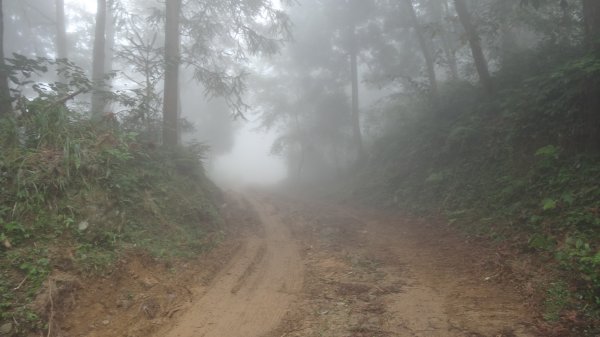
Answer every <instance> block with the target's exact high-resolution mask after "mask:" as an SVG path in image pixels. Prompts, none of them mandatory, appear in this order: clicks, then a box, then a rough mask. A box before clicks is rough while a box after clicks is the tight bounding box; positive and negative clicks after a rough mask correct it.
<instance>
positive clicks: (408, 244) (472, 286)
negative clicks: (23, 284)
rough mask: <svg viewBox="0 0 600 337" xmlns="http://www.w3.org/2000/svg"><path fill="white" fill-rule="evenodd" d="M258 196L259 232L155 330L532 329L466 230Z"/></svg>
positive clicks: (258, 336) (509, 287) (376, 332)
mask: <svg viewBox="0 0 600 337" xmlns="http://www.w3.org/2000/svg"><path fill="white" fill-rule="evenodd" d="M249 201H250V202H249V204H250V205H251V207H253V208H254V209H255V211H256V213H257V214H258V218H259V222H260V226H259V227H258V230H254V231H252V233H251V234H249V235H247V237H246V238H245V239H243V245H242V247H241V248H240V249H239V250H238V252H237V253H236V254H235V255H234V256H233V258H232V259H231V260H230V261H229V263H227V264H226V265H225V266H224V267H223V268H222V269H221V271H220V272H219V273H218V274H217V276H216V277H215V278H214V280H213V281H212V282H211V283H210V284H208V285H206V286H202V287H201V288H200V289H199V290H197V291H196V292H195V293H196V295H195V296H194V298H193V299H192V300H191V305H190V307H189V309H188V310H186V311H185V312H183V313H181V314H180V315H179V316H177V315H175V316H174V318H173V320H174V322H171V323H170V324H166V325H164V326H163V328H162V329H161V330H159V331H158V332H157V333H156V334H155V336H167V337H196V336H198V337H201V336H206V337H283V336H286V337H291V336H298V337H299V336H315V337H316V336H328V337H361V336H362V337H367V336H369V337H377V336H379V337H383V336H419V337H429V336H431V337H434V336H440V337H453V336H457V337H458V336H470V337H473V336H491V337H492V336H493V337H500V336H503V337H509V336H535V334H534V332H533V330H532V328H531V326H532V323H531V322H532V320H533V318H532V317H531V313H530V311H529V310H528V308H527V307H526V305H525V304H523V302H524V299H523V298H522V296H521V295H519V293H518V292H517V291H515V286H514V284H510V283H509V282H504V281H502V273H503V270H498V269H497V268H495V267H494V266H493V263H492V265H491V267H490V260H489V258H488V257H486V256H482V255H481V252H479V251H475V250H474V249H472V248H473V247H470V246H469V245H468V244H466V243H465V242H464V241H461V240H462V239H461V238H460V237H458V236H454V235H451V234H442V233H441V232H439V230H438V229H436V228H434V227H430V226H428V225H427V224H426V223H422V222H418V221H416V220H406V219H403V218H399V217H396V216H391V215H386V214H381V213H379V212H375V211H369V210H359V209H355V208H351V207H340V206H331V205H318V204H310V203H304V202H299V201H297V200H287V199H285V198H280V197H269V196H262V197H252V198H250V199H249ZM247 204H248V203H247Z"/></svg>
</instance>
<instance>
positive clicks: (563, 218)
mask: <svg viewBox="0 0 600 337" xmlns="http://www.w3.org/2000/svg"><path fill="white" fill-rule="evenodd" d="M538 70H539V69H538ZM503 71H508V72H510V71H511V69H507V70H503ZM498 76H499V77H502V76H503V74H502V73H500V74H499V75H498ZM521 78H522V80H521V81H520V82H514V81H513V82H506V83H505V86H501V87H499V88H498V92H499V93H498V94H497V95H496V96H495V97H493V98H492V99H489V98H486V97H481V96H478V94H477V91H475V90H474V89H471V90H469V89H467V87H460V86H457V87H456V88H455V89H454V91H453V90H452V89H450V90H448V91H442V93H441V94H442V95H443V97H442V98H441V101H443V102H456V105H453V103H449V104H444V106H443V107H439V108H436V107H431V106H429V105H425V104H420V103H418V102H414V101H413V102H411V103H407V102H406V101H403V102H400V103H398V107H397V111H399V113H400V111H404V110H405V109H406V107H410V106H416V108H414V109H415V111H416V112H418V113H419V114H420V115H417V116H416V117H414V118H413V119H410V120H407V119H404V120H403V121H402V123H397V124H394V125H392V126H390V127H389V128H388V129H387V133H386V134H385V135H384V136H383V137H382V138H381V140H380V141H378V142H377V143H375V145H374V150H373V158H372V159H371V165H367V167H365V168H364V172H362V173H361V174H362V176H363V177H364V178H365V179H366V180H367V182H366V183H361V184H360V185H359V187H357V189H359V190H360V191H364V193H361V195H363V196H364V197H365V198H366V199H367V200H366V201H369V202H374V203H377V204H384V205H392V204H393V205H397V206H398V207H401V208H403V209H405V210H409V211H412V212H415V213H417V214H431V213H434V212H435V213H437V212H440V211H441V212H443V214H446V216H447V218H448V221H449V222H450V223H451V224H452V225H453V226H457V227H459V228H461V229H463V230H465V231H466V232H467V233H469V234H470V235H477V236H485V237H488V238H490V239H492V240H494V241H498V240H508V242H512V243H513V244H514V245H515V247H518V248H522V249H524V251H526V252H530V253H536V254H539V255H542V256H544V257H545V259H546V260H548V261H549V264H548V266H549V268H552V269H553V270H555V272H556V273H558V274H560V275H562V276H561V278H562V280H563V281H561V282H562V283H557V284H556V285H555V287H552V288H551V289H550V290H549V291H548V294H547V297H548V301H547V303H546V312H547V314H546V318H547V319H549V320H558V319H560V312H561V311H562V310H564V309H570V310H578V311H581V312H583V313H584V314H585V315H587V316H588V317H593V316H598V314H599V313H600V301H599V298H600V275H599V274H600V272H599V271H600V264H599V261H600V253H599V252H600V230H599V228H600V211H599V209H600V187H598V186H600V152H598V151H599V149H598V148H597V146H596V145H597V140H598V138H594V137H597V135H598V134H600V123H598V121H599V120H600V118H598V117H597V114H596V113H595V112H594V113H591V112H590V111H589V110H587V109H588V108H589V104H591V103H590V102H593V101H594V97H596V96H594V95H597V92H598V91H599V90H600V58H597V57H594V56H581V57H579V58H576V59H570V60H569V61H567V62H565V63H563V64H559V65H555V66H554V67H552V68H547V69H541V70H539V72H537V73H533V72H530V73H529V75H528V76H524V75H523V74H521ZM500 83H504V82H500ZM465 95H467V96H469V97H467V98H465V97H464V96H465ZM459 96H460V97H459ZM450 111H451V113H450ZM490 111H495V112H498V113H497V114H496V115H494V114H491V113H490ZM416 112H415V113H416ZM419 116H420V117H419ZM594 144H595V145H594ZM373 196H374V197H375V198H373ZM389 200H393V201H394V202H389Z"/></svg>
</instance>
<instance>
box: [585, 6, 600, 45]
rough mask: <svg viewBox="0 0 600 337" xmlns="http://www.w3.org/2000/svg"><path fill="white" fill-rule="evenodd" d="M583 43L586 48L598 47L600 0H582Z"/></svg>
mask: <svg viewBox="0 0 600 337" xmlns="http://www.w3.org/2000/svg"><path fill="white" fill-rule="evenodd" d="M583 23H584V30H585V44H586V47H587V48H588V50H591V51H597V50H598V49H600V1H598V0H583Z"/></svg>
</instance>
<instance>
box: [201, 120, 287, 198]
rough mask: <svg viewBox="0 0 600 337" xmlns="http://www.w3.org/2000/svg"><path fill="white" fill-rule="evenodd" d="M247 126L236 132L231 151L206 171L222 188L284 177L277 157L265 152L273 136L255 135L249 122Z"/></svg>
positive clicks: (263, 183)
mask: <svg viewBox="0 0 600 337" xmlns="http://www.w3.org/2000/svg"><path fill="white" fill-rule="evenodd" d="M247 123H248V124H246V125H244V126H243V127H242V128H241V129H239V130H238V131H237V133H236V136H235V144H234V146H233V149H232V151H231V152H230V153H229V154H226V155H223V156H221V157H218V158H217V159H216V160H215V161H214V163H213V164H212V165H210V167H209V169H208V172H209V176H210V177H211V178H212V179H213V180H214V181H215V183H217V184H218V185H220V186H222V187H243V186H246V185H268V184H274V183H277V182H280V181H281V180H283V179H284V178H285V177H286V175H287V169H286V167H285V165H284V163H283V161H282V160H281V158H279V157H274V156H272V155H270V153H269V152H270V149H271V144H273V141H274V140H275V136H274V135H273V134H272V133H262V132H256V131H254V130H253V128H254V127H253V125H252V123H251V122H247Z"/></svg>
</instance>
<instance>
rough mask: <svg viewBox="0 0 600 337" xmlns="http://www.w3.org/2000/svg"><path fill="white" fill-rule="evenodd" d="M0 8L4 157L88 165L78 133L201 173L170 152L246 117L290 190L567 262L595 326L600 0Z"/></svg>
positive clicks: (27, 4)
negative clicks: (337, 198)
mask: <svg viewBox="0 0 600 337" xmlns="http://www.w3.org/2000/svg"><path fill="white" fill-rule="evenodd" d="M0 8H1V9H2V12H0V19H1V21H0V27H2V30H1V31H0V37H2V41H0V47H2V48H1V49H0V55H2V58H1V60H0V69H1V71H0V118H1V120H2V135H0V140H1V141H2V146H3V148H4V149H12V150H11V151H13V152H11V153H13V154H14V156H13V157H10V158H12V159H15V158H22V155H23V153H29V152H27V151H38V153H45V152H44V151H46V150H47V149H53V151H58V152H61V151H63V152H64V156H67V157H68V156H72V157H68V158H71V159H72V158H75V159H73V160H74V161H73V162H70V163H69V164H68V165H67V168H68V169H69V170H70V169H73V170H79V168H80V165H81V163H80V162H78V161H77V160H80V159H78V158H80V157H77V156H81V158H83V156H84V155H87V154H89V153H88V152H85V151H83V152H81V151H80V150H78V149H79V148H78V147H71V143H70V142H68V141H67V140H68V139H71V138H68V137H63V136H64V135H65V134H67V133H69V135H71V133H75V134H77V137H82V138H81V139H86V141H82V142H81V144H87V145H89V146H92V144H93V143H95V142H96V139H95V138H99V139H98V140H97V144H96V145H97V146H96V147H97V148H102V149H104V146H105V145H106V144H108V145H110V146H113V145H114V147H115V148H117V149H119V151H116V150H115V151H113V150H111V151H109V152H108V154H106V153H104V152H102V153H104V154H106V155H109V156H110V158H111V159H107V161H106V162H103V163H105V164H106V166H105V167H106V168H110V165H112V164H114V162H115V161H114V160H117V162H118V160H122V161H123V163H125V162H127V163H129V162H128V160H131V158H134V157H135V156H133V155H131V153H130V152H135V151H137V150H138V149H143V151H149V153H153V152H151V151H154V150H155V149H160V151H165V152H161V153H163V154H165V153H167V154H165V156H166V157H160V158H163V159H164V160H166V159H165V158H168V160H173V162H172V163H169V164H173V165H175V166H176V167H177V168H178V169H181V170H182V172H187V173H189V172H190V171H193V170H196V169H199V170H202V166H201V165H200V164H198V163H195V164H193V165H191V164H190V166H186V165H187V164H189V162H188V161H185V160H182V161H181V162H180V161H178V159H177V158H179V157H171V155H174V154H176V153H178V151H182V150H181V149H182V144H183V145H187V146H190V145H191V146H192V148H193V151H192V152H191V153H192V156H193V157H194V158H196V159H198V158H201V159H202V160H205V161H206V162H212V161H213V160H214V159H215V158H218V157H219V156H221V155H223V154H226V153H228V152H229V151H230V150H231V149H232V147H233V143H234V142H233V140H234V138H235V137H234V136H235V134H236V132H237V131H238V130H240V126H241V125H243V124H244V123H248V121H249V120H252V121H254V123H255V124H257V125H256V128H257V129H258V130H259V131H268V132H271V133H272V134H275V135H276V139H275V141H274V142H273V144H272V146H271V149H270V151H271V153H272V154H273V155H274V156H277V157H278V158H280V159H281V160H282V161H284V162H285V164H286V168H287V178H288V182H291V183H294V184H295V186H302V187H306V186H317V187H321V188H323V189H325V190H329V192H332V191H333V192H336V193H339V194H341V195H345V196H347V197H348V198H354V199H358V200H361V201H362V202H364V203H373V204H376V205H378V206H382V207H393V208H401V209H406V210H409V211H411V212H415V213H421V214H428V215H432V214H442V216H444V217H446V218H447V219H449V220H451V221H460V222H464V223H469V222H470V223H474V222H478V221H479V223H478V225H479V226H480V227H478V228H480V229H481V228H484V229H485V231H486V233H487V234H489V235H492V236H493V235H498V236H501V237H503V238H512V239H515V238H521V240H522V242H521V241H519V242H520V244H522V245H523V246H524V247H526V249H530V250H533V251H535V252H537V253H540V254H546V255H547V256H549V259H550V260H552V261H553V263H556V265H559V266H560V268H562V269H561V270H562V271H563V272H566V273H573V275H574V276H573V275H571V276H572V277H566V278H567V279H568V280H569V282H572V283H571V284H573V285H574V286H573V287H572V289H575V290H573V293H574V294H577V295H573V301H572V302H569V303H565V307H569V306H570V307H571V308H576V310H580V311H582V312H583V311H585V313H586V315H588V316H586V319H588V320H587V321H586V322H590V321H591V320H593V319H597V316H594V315H597V314H598V306H599V305H600V293H599V291H600V272H599V271H598V270H600V253H598V232H599V231H598V226H599V225H600V220H599V218H598V212H597V209H598V207H599V206H600V205H598V200H599V199H600V198H598V196H600V190H599V189H598V186H597V185H598V178H599V172H600V170H599V169H598V168H599V167H600V161H599V159H598V157H599V154H600V112H599V111H600V57H599V50H600V1H596V0H369V1H365V0H327V1H326V0H295V1H275V0H166V1H155V0H150V1H141V0H98V1H91V0H88V1H73V0H71V1H69V0H55V1H47V0H22V1H17V0H3V1H0ZM94 8H95V10H93V9H94ZM74 125H75V127H73V126H74ZM81 130H84V131H85V132H83V131H82V132H81V133H80V131H81ZM88 132H89V133H88ZM102 137H105V138H102ZM78 139H79V138H78ZM98 144H99V145H98ZM87 145H86V146H87ZM77 146H79V145H77ZM81 146H83V145H81ZM92 147H93V146H92ZM3 151H4V150H3ZM78 151H79V152H78ZM103 151H104V150H103ZM120 151H122V152H120ZM157 151H158V150H157ZM4 152H5V153H9V151H4ZM84 152H85V153H84ZM61 153H62V152H61ZM135 153H136V152H135ZM144 153H146V152H144ZM104 154H103V155H104ZM146 154H147V153H146ZM188 154H189V153H188ZM130 155H131V156H130ZM57 156H58V155H57ZM150 157H151V156H150ZM2 158H3V157H0V159H2ZM6 158H9V156H5V157H4V159H3V160H4V161H5V162H6V163H8V162H9V160H8V159H6ZM61 158H62V157H61ZM98 158H100V157H93V159H94V160H96V159H98ZM102 158H104V157H102ZM144 158H147V157H144ZM153 158H154V157H153ZM185 158H186V160H187V159H189V158H188V157H185ZM250 158H252V157H251V156H250ZM12 159H10V160H12ZM154 159H156V158H154ZM15 160H16V159H15ZM157 160H158V159H157ZM160 160H162V159H160ZM160 160H158V161H160ZM182 162H183V164H182V165H181V166H178V165H179V164H181V163H182ZM15 163H16V161H15ZM2 165H4V164H2V162H0V168H2V167H3V166H2ZM57 165H58V164H57ZM90 165H91V164H90ZM209 165H210V164H209ZM232 165H239V166H240V167H243V166H244V163H243V162H235V161H232ZM5 166H6V167H9V166H10V165H8V164H7V165H5ZM17 166H18V165H16V164H15V166H14V167H13V168H14V172H21V171H18V168H17ZM96 166H97V163H95V162H94V164H93V165H92V166H90V167H92V168H93V169H90V170H91V171H90V172H92V171H93V172H100V171H94V170H95V169H97V167H96ZM102 167H104V166H102ZM123 167H125V166H123ZM169 169H171V167H170V166H169ZM10 170H11V169H6V172H9V171H10ZM67 171H68V170H67ZM109 171H110V170H109ZM10 172H13V171H10ZM61 172H62V171H61ZM70 172H71V171H68V173H69V174H70ZM194 172H195V171H194ZM0 173H1V172H0ZM63 173H64V172H63ZM15 174H16V173H15ZM69 174H67V173H65V177H68V178H65V180H64V181H62V180H61V181H59V182H56V183H55V184H54V183H53V184H54V185H52V186H53V187H52V188H57V189H58V190H61V189H62V188H64V186H66V185H65V184H67V182H68V181H69V180H68V179H70V177H71V176H70V175H69ZM106 174H108V173H106ZM203 174H204V173H202V174H200V175H199V176H203ZM264 174H269V173H268V172H264ZM199 176H194V177H196V178H197V177H199ZM83 181H87V180H85V179H83V180H82V183H83ZM0 182H3V183H6V184H13V185H14V186H17V185H18V183H19V182H20V181H17V180H15V179H12V178H10V177H8V174H7V175H5V176H0ZM13 185H11V186H13ZM55 185H56V186H55ZM116 185H119V184H116ZM116 185H115V186H116ZM7 186H8V185H7ZM111 186H112V185H111ZM119 186H121V187H122V186H123V185H122V184H121V185H119ZM15 188H17V187H15ZM7 191H8V189H7ZM333 192H332V193H333ZM3 198H4V200H13V196H12V195H9V193H5V195H4V196H3ZM203 200H204V199H203ZM13 201H14V200H13ZM6 205H9V202H7V203H6ZM7 207H8V206H7ZM6 209H8V208H6ZM23 212H25V211H23ZM5 213H6V214H9V213H10V212H8V211H6V212H5V211H4V210H3V209H1V208H0V215H3V214H5ZM13 213H14V211H13ZM7 216H8V215H7ZM481 219H494V220H493V221H492V222H494V225H489V226H488V224H483V225H482V224H481V221H480V220H481ZM490 221H491V220H490ZM498 224H503V225H498ZM496 225H498V226H499V227H494V226H496ZM7 233H8V232H7ZM515 233H518V234H515ZM523 233H525V234H523ZM6 235H7V234H6V233H4V232H3V236H5V239H6ZM0 238H1V237H0ZM523 238H524V239H523ZM6 240H8V239H6ZM515 240H516V241H515V242H517V241H518V240H517V239H515ZM7 242H8V241H7ZM577 296H579V297H577ZM555 314H556V313H555ZM556 315H558V316H556V317H554V318H556V319H557V320H558V319H560V317H561V316H560V315H559V314H556ZM590 317H592V318H593V317H596V318H593V319H592V318H590Z"/></svg>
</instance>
